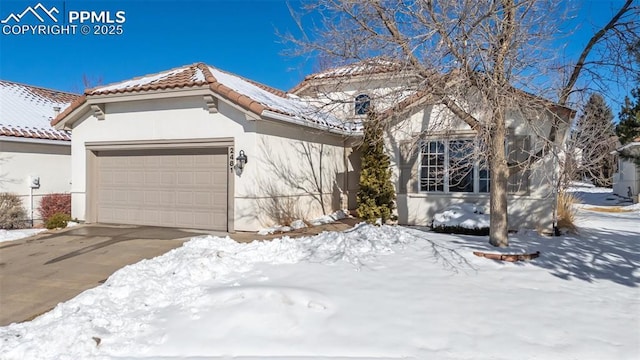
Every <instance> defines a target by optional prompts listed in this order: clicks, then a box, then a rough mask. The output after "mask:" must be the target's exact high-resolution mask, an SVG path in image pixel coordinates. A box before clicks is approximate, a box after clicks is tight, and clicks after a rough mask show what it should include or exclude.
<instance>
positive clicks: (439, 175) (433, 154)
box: [420, 141, 446, 192]
mask: <svg viewBox="0 0 640 360" xmlns="http://www.w3.org/2000/svg"><path fill="white" fill-rule="evenodd" d="M421 154H422V160H421V163H420V191H429V192H443V191H444V184H445V178H444V175H445V171H444V169H445V161H444V160H445V157H446V156H445V155H446V154H445V146H444V142H442V141H429V142H426V143H424V144H422V146H421Z"/></svg>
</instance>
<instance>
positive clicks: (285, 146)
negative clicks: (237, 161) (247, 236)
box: [236, 120, 357, 230]
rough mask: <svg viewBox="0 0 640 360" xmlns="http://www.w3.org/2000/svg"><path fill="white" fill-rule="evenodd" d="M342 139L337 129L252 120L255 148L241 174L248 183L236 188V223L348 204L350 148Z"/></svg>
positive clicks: (268, 221)
mask: <svg viewBox="0 0 640 360" xmlns="http://www.w3.org/2000/svg"><path fill="white" fill-rule="evenodd" d="M343 145H344V138H343V137H341V136H339V135H334V134H329V133H327V132H324V131H320V130H313V129H309V128H305V127H300V126H294V125H291V124H284V123H279V122H274V121H264V120H262V121H258V122H257V123H256V147H255V150H256V151H255V152H253V153H252V154H251V155H252V160H250V162H249V163H248V165H247V167H246V169H245V172H244V173H243V175H242V178H243V180H245V179H246V181H247V183H248V184H251V186H249V187H247V186H245V187H243V188H238V189H237V191H236V227H237V228H238V229H249V230H253V229H255V228H259V227H265V226H271V225H274V224H276V223H282V222H283V219H284V220H286V219H287V218H291V217H292V218H294V219H302V220H311V219H314V218H317V217H319V216H321V215H324V214H326V213H331V212H333V211H335V210H338V209H341V208H344V207H348V201H347V198H348V197H349V195H350V196H351V197H354V196H355V191H354V190H353V179H351V180H352V181H351V182H349V181H348V180H349V179H348V177H349V176H351V178H353V176H354V174H355V172H354V169H353V166H354V165H353V164H352V161H351V160H350V159H349V155H350V154H351V151H352V150H351V149H349V148H348V149H345V148H344V146H343ZM345 151H346V153H345ZM248 155H249V154H248ZM251 155H250V156H251ZM345 155H346V156H347V159H346V164H345ZM356 166H357V164H356ZM349 188H351V189H349ZM348 190H351V192H350V193H349V195H348V194H347V192H348ZM323 205H324V206H323ZM284 222H286V221H284Z"/></svg>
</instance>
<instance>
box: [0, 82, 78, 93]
mask: <svg viewBox="0 0 640 360" xmlns="http://www.w3.org/2000/svg"><path fill="white" fill-rule="evenodd" d="M0 82H8V83H11V84H15V85H20V86H24V87H31V88H38V89H42V90H47V91H51V92H59V93H63V94H67V95H72V96H75V97H80V96H81V94H78V93H73V92H69V91H64V90H58V89H53V88H48V87H44V86H37V85H30V84H25V83H22V82H18V81H12V80H3V79H0Z"/></svg>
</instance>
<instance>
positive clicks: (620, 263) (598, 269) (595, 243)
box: [421, 228, 640, 287]
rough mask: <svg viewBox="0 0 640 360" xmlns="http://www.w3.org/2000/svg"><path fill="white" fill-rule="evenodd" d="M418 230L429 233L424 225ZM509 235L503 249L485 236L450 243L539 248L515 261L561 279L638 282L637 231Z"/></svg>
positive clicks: (473, 248) (471, 248)
mask: <svg viewBox="0 0 640 360" xmlns="http://www.w3.org/2000/svg"><path fill="white" fill-rule="evenodd" d="M421 230H423V231H426V232H430V230H428V229H427V228H422V229H421ZM509 238H510V239H509V240H510V243H511V244H512V246H510V247H509V248H503V249H499V248H494V247H492V246H491V245H489V244H488V238H487V237H485V236H468V235H466V236H465V235H456V236H455V238H452V242H455V243H458V244H461V245H462V246H464V247H466V248H467V249H468V250H469V252H472V251H488V252H496V253H522V252H527V253H532V252H536V251H540V257H538V258H536V259H534V260H531V261H527V262H516V263H514V264H515V265H516V266H525V265H531V266H536V267H540V268H543V269H545V270H547V271H548V272H549V274H551V275H553V276H555V277H557V278H560V279H563V280H582V281H586V282H589V283H593V282H597V281H602V280H608V281H612V282H614V283H617V284H620V285H624V286H629V287H638V286H639V285H640V270H639V269H640V246H638V245H640V236H638V232H631V231H621V230H606V229H593V228H589V229H583V230H582V231H581V233H580V234H576V235H565V236H560V237H544V236H540V235H537V234H531V235H528V234H526V233H523V234H513V235H511V236H510V237H509ZM493 261H496V260H493Z"/></svg>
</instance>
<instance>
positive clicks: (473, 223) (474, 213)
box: [433, 203, 489, 229]
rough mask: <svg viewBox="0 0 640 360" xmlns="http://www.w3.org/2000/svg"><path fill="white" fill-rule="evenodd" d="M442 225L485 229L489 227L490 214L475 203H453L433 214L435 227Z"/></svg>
mask: <svg viewBox="0 0 640 360" xmlns="http://www.w3.org/2000/svg"><path fill="white" fill-rule="evenodd" d="M441 226H447V227H449V226H451V227H462V228H465V229H484V228H488V227H489V215H488V214H485V211H484V210H483V209H482V208H480V207H478V206H477V205H475V204H468V203H463V204H459V205H452V206H450V207H449V208H447V209H446V210H444V211H442V212H439V213H437V214H435V215H434V216H433V227H441Z"/></svg>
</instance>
